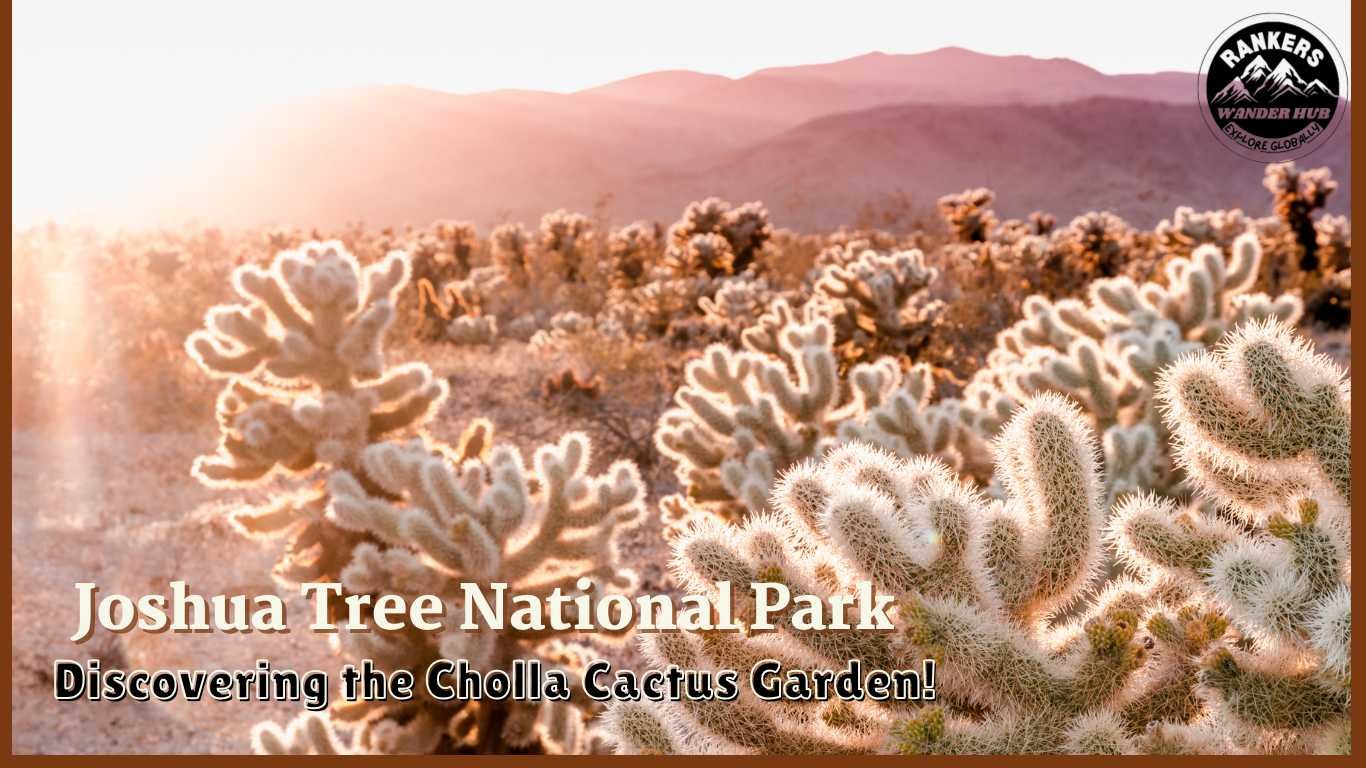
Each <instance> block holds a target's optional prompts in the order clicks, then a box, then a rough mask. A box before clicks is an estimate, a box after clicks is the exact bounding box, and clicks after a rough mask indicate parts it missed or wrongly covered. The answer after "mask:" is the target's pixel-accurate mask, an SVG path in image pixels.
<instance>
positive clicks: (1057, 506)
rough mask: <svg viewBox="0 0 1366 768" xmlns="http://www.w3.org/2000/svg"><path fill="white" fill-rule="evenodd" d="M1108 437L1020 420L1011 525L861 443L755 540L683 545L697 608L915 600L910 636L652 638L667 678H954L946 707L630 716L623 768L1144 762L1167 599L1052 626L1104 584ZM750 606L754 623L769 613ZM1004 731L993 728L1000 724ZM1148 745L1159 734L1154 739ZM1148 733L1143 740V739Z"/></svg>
mask: <svg viewBox="0 0 1366 768" xmlns="http://www.w3.org/2000/svg"><path fill="white" fill-rule="evenodd" d="M1096 453H1097V446H1096V444H1095V437H1094V435H1093V433H1092V432H1091V430H1090V428H1089V427H1088V426H1087V424H1086V422H1085V420H1084V419H1083V418H1082V417H1081V416H1080V414H1079V413H1078V412H1077V411H1076V409H1075V407H1073V406H1070V405H1068V404H1066V403H1065V401H1063V400H1061V399H1060V398H1057V397H1053V396H1046V397H1043V398H1040V399H1037V400H1033V401H1030V402H1028V403H1026V405H1025V406H1024V407H1023V408H1022V409H1021V410H1020V411H1019V412H1017V413H1016V415H1015V417H1014V418H1013V419H1012V420H1011V422H1010V423H1009V424H1008V425H1007V427H1006V429H1005V431H1004V432H1003V435H1002V438H1001V439H1000V441H999V442H998V443H997V462H998V467H999V469H1000V471H1001V473H1002V477H1003V482H1004V484H1005V486H1006V489H1007V501H1006V503H1005V504H1004V505H1002V504H1000V503H997V502H992V501H990V500H988V499H987V498H986V497H984V496H982V495H981V494H980V493H978V492H977V491H975V490H973V489H971V488H970V487H968V486H966V485H964V484H963V483H962V482H961V481H959V480H958V479H957V478H956V477H955V476H954V475H953V473H952V471H951V470H949V469H948V468H947V467H946V466H944V465H943V464H941V463H939V462H937V461H934V460H930V459H923V458H922V459H913V460H910V461H906V460H903V459H900V458H897V457H895V456H892V455H891V454H888V453H885V452H883V451H881V450H878V449H875V448H871V447H868V446H866V445H863V444H860V443H847V444H845V445H843V446H841V447H838V448H836V449H834V450H832V451H831V452H830V453H828V454H826V455H825V457H824V458H823V459H822V460H821V461H820V462H819V463H816V462H813V461H810V462H806V463H802V464H799V465H798V466H796V467H795V468H793V469H792V470H790V471H789V472H788V473H787V474H786V475H785V476H784V477H783V479H782V482H781V483H780V484H779V486H778V488H777V490H776V492H775V494H774V505H773V506H774V509H773V512H772V513H771V514H765V515H758V516H752V517H750V518H749V519H747V520H746V521H745V522H744V523H743V524H739V525H736V524H730V525H723V524H719V523H716V522H713V521H710V520H707V519H706V518H694V520H693V526H692V528H691V529H690V530H689V531H688V532H687V533H686V534H684V535H683V536H681V537H679V539H678V540H677V541H675V543H674V558H673V570H674V573H675V575H676V577H677V578H678V579H679V581H680V583H681V585H682V586H683V587H684V588H685V589H687V590H690V591H698V592H703V593H714V592H715V590H716V589H717V586H716V584H717V582H720V581H727V582H729V583H731V584H732V585H735V584H741V585H744V584H747V583H748V582H750V581H769V582H778V583H781V584H783V585H784V586H786V587H788V588H789V589H790V590H791V591H792V592H793V593H794V594H795V593H811V594H815V595H818V596H822V597H829V596H831V595H838V594H847V593H849V592H850V591H851V590H852V589H853V586H854V584H855V583H856V582H859V581H868V582H871V584H872V585H873V586H874V588H875V589H876V591H877V592H879V593H886V594H890V595H895V596H896V597H897V606H896V608H895V609H894V612H893V616H894V619H893V621H894V624H895V630H894V631H893V632H890V633H888V632H873V631H859V630H825V631H802V630H798V629H796V628H794V626H793V625H792V624H791V621H792V615H791V613H785V614H784V615H783V616H782V618H781V621H780V623H779V625H778V626H777V629H776V631H771V632H759V633H747V634H746V633H741V634H731V633H724V632H715V633H700V634H696V635H692V634H682V635H676V634H670V635H663V634H660V635H654V634H652V635H647V636H644V637H643V638H642V643H643V645H644V648H645V649H646V652H647V654H648V655H649V656H650V658H651V659H652V661H653V662H654V663H655V664H656V665H658V666H661V667H662V666H665V665H668V664H677V665H679V666H681V667H684V668H703V669H718V668H739V669H742V670H744V669H747V668H748V667H749V666H751V665H752V664H753V663H755V662H756V661H758V660H761V659H765V658H775V659H779V660H780V661H783V662H784V665H785V666H791V667H796V668H801V669H816V668H820V669H841V668H843V667H844V666H845V664H846V663H847V662H848V661H849V660H851V659H858V660H860V661H862V662H864V663H865V664H866V665H867V667H869V668H878V669H920V662H921V659H922V658H925V657H929V658H934V659H936V660H937V661H939V665H938V667H937V669H938V672H937V679H938V680H939V682H938V683H937V691H936V693H937V697H936V701H935V702H933V703H922V702H896V701H886V702H874V701H871V700H864V701H859V702H843V701H838V700H831V701H825V702H820V701H811V702H800V701H792V702H788V701H785V702H783V703H781V704H777V703H762V702H760V701H758V700H757V699H756V698H755V697H754V695H753V692H752V691H750V690H748V688H747V687H745V686H744V685H743V684H742V692H741V695H740V697H739V699H738V700H736V701H734V702H722V701H696V700H684V701H680V702H658V703H638V702H623V703H617V704H613V705H612V706H611V708H610V709H609V711H608V713H607V714H606V716H605V722H606V724H607V728H608V730H609V732H610V735H611V737H612V738H613V739H614V740H615V742H616V743H617V746H618V749H619V750H620V751H626V752H646V753H668V752H695V751H706V752H773V753H790V754H806V753H857V752H896V751H903V752H925V753H943V752H949V753H958V752H1000V753H1017V752H1049V751H1087V752H1112V751H1126V752H1127V751H1133V750H1135V749H1136V748H1137V746H1136V737H1135V734H1134V732H1133V730H1132V729H1131V728H1130V727H1129V726H1128V725H1126V723H1125V722H1124V719H1123V712H1124V709H1123V707H1124V703H1125V702H1126V701H1127V700H1129V698H1130V697H1133V696H1137V695H1139V694H1141V693H1142V692H1145V691H1147V690H1149V688H1150V687H1152V686H1153V685H1155V684H1156V683H1157V682H1165V681H1166V680H1167V678H1166V677H1161V676H1158V677H1154V678H1151V679H1149V678H1144V676H1143V675H1141V674H1140V671H1141V670H1143V669H1144V668H1145V666H1146V665H1147V664H1148V661H1149V660H1148V657H1147V653H1146V650H1145V648H1144V646H1143V645H1142V643H1141V642H1140V634H1139V633H1140V627H1139V620H1140V618H1141V617H1142V615H1143V611H1144V608H1145V605H1146V604H1147V602H1148V601H1149V600H1150V598H1151V595H1152V594H1153V593H1154V592H1155V587H1154V585H1153V584H1152V583H1148V582H1140V581H1132V580H1122V581H1119V582H1116V583H1114V584H1111V585H1110V586H1109V587H1108V588H1107V589H1105V590H1104V591H1103V592H1101V593H1099V594H1097V595H1094V596H1092V598H1091V599H1090V600H1088V601H1087V603H1086V606H1085V609H1084V610H1082V611H1080V612H1079V613H1078V614H1076V615H1075V617H1074V618H1073V619H1072V620H1071V621H1068V622H1065V623H1060V624H1059V625H1058V626H1054V627H1051V628H1050V627H1048V626H1047V625H1046V621H1045V620H1046V619H1047V618H1048V617H1049V616H1050V615H1051V614H1052V612H1053V611H1055V610H1056V609H1057V608H1058V607H1060V606H1062V605H1065V604H1067V603H1069V601H1071V600H1072V599H1074V598H1075V597H1077V596H1079V595H1081V594H1083V593H1084V592H1086V590H1087V589H1088V588H1089V587H1091V586H1092V585H1093V584H1094V582H1095V579H1096V577H1097V576H1098V566H1099V564H1100V550H1101V546H1102V531H1103V523H1104V507H1103V493H1102V486H1103V483H1102V481H1101V478H1100V473H1099V464H1098V461H1097V456H1096ZM742 592H743V590H742V591H740V592H737V593H736V595H735V598H734V599H735V603H736V605H737V606H738V608H737V611H738V613H739V614H740V615H741V618H742V620H744V621H752V620H753V618H754V616H753V613H752V606H753V604H752V602H750V601H749V600H747V598H746V597H745V595H744V594H743V593H742ZM984 711H985V718H983V716H982V715H983V712H984ZM1144 725H1146V723H1145V724H1144ZM1140 732H1141V729H1140Z"/></svg>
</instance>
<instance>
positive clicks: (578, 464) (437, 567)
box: [186, 242, 644, 753]
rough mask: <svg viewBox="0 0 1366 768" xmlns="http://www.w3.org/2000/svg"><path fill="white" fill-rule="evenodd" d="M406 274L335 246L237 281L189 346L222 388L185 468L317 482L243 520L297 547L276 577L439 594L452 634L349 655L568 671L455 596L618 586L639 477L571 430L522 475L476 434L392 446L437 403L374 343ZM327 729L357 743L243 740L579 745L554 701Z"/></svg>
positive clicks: (422, 664) (223, 475)
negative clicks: (598, 470)
mask: <svg viewBox="0 0 1366 768" xmlns="http://www.w3.org/2000/svg"><path fill="white" fill-rule="evenodd" d="M407 277H408V264H407V259H406V257H405V256H404V254H402V253H398V252H396V253H392V254H390V255H389V256H388V257H387V258H386V259H385V260H384V261H382V262H380V263H378V264H374V265H371V266H369V267H366V268H364V269H362V268H361V267H360V265H359V264H358V263H357V262H356V260H355V258H354V257H352V256H351V255H350V254H349V253H347V252H346V251H345V250H344V249H343V248H342V247H341V245H340V244H338V243H335V242H334V243H309V244H306V245H305V246H304V247H302V248H301V249H300V250H298V251H287V252H284V253H281V254H280V255H279V256H278V257H277V258H276V260H275V262H274V265H273V266H272V268H271V270H270V271H265V270H261V269H259V268H257V267H254V266H244V267H240V268H238V270H237V271H236V272H235V274H234V282H235V285H236V288H237V291H238V293H239V294H241V296H242V297H243V298H244V299H245V300H246V301H247V303H246V304H244V305H238V306H222V307H216V308H214V309H212V310H210V311H209V313H208V317H207V320H206V323H207V325H208V329H207V330H202V331H198V332H196V333H194V334H193V335H191V337H190V338H189V340H188V341H187V342H186V348H187V350H188V351H189V353H190V354H191V355H192V356H193V357H194V359H195V360H196V361H197V362H199V364H200V365H201V366H202V367H203V368H204V369H205V370H207V371H208V372H209V373H210V374H212V375H214V376H217V377H221V378H225V379H227V380H228V385H227V387H226V388H225V390H224V392H223V394H222V395H221V396H220V398H219V403H218V412H219V413H218V416H219V423H220V425H221V426H222V429H223V436H222V439H221V441H220V444H219V450H218V452H217V453H216V454H215V455H212V456H205V457H201V458H200V459H199V460H197V461H196V462H195V467H194V473H195V475H196V476H197V477H198V478H199V479H200V480H201V481H203V482H205V483H207V484H209V485H215V486H221V485H241V484H247V483H254V482H262V481H264V480H265V479H267V478H269V477H270V476H271V475H272V474H274V473H276V472H291V473H294V474H303V473H308V472H313V473H314V475H315V476H316V477H317V478H318V480H319V482H318V483H317V484H316V485H315V486H314V487H313V488H312V489H310V490H307V491H305V492H304V493H302V494H300V495H297V496H294V495H291V496H287V497H285V498H283V499H281V500H280V501H279V502H278V503H275V504H273V505H272V506H270V507H268V508H265V509H262V510H251V511H248V512H244V513H239V514H237V515H235V517H234V519H235V522H237V524H238V525H239V526H241V527H242V528H243V529H245V530H246V531H247V532H250V533H253V534H258V535H271V534H276V535H278V534H287V535H290V537H291V538H290V541H289V543H288V545H287V547H286V551H285V556H284V558H283V559H282V561H281V563H280V564H279V566H278V567H277V569H276V572H277V575H278V576H279V577H280V578H282V579H284V580H287V581H291V582H294V583H300V582H304V581H310V582H314V581H339V582H341V584H342V586H343V590H344V592H345V593H346V594H350V595H355V594H371V595H373V594H375V593H392V594H401V595H405V596H407V597H409V598H413V597H416V596H417V595H421V594H438V595H442V596H444V597H445V598H446V605H447V615H446V617H445V618H446V622H445V626H446V627H447V631H445V632H441V633H422V632H416V631H413V632H406V631H405V632H382V633H376V632H365V633H357V634H346V635H343V636H341V637H342V645H343V647H344V648H345V650H347V651H348V652H350V653H353V654H354V655H355V656H356V657H358V658H368V659H373V660H375V661H376V662H377V663H378V664H379V665H380V666H381V667H383V668H387V669H389V670H394V669H399V668H403V669H411V670H414V671H416V672H418V673H419V674H420V673H421V672H422V671H423V670H424V669H425V668H426V666H427V665H428V664H429V663H430V662H432V661H435V660H436V659H438V658H443V657H444V658H449V659H469V660H471V662H472V663H473V664H474V666H475V667H476V668H480V669H489V668H492V667H500V668H502V667H506V666H507V665H508V664H510V663H511V662H512V661H513V660H514V659H517V658H525V657H528V656H531V657H536V658H540V659H542V660H544V661H545V662H546V664H547V666H551V667H561V666H573V665H574V664H576V663H578V654H577V653H576V652H575V651H574V649H573V647H572V646H571V645H567V644H565V643H564V642H562V641H564V640H565V639H566V638H563V637H559V638H557V637H552V636H548V635H547V636H534V635H520V634H518V633H515V632H506V633H504V632H496V631H487V632H482V633H466V632H461V631H458V630H457V629H455V628H456V627H458V626H459V624H460V623H461V622H460V617H459V616H458V615H455V614H456V613H458V609H457V606H458V605H460V603H461V599H460V594H461V593H460V588H459V583H460V582H461V581H471V582H478V583H480V584H483V585H485V586H488V585H490V584H492V583H494V582H501V583H509V584H512V585H514V589H516V590H518V591H522V592H530V591H533V590H534V589H540V588H544V589H546V590H549V589H551V588H553V587H555V586H561V587H565V588H566V590H567V591H570V592H572V591H573V590H574V588H575V582H576V581H577V579H578V578H579V577H580V576H588V577H589V578H590V579H593V580H594V582H595V585H596V586H595V588H603V589H606V588H621V589H625V588H628V587H629V585H630V582H631V579H632V574H631V572H630V571H629V570H627V569H625V568H623V567H622V566H621V558H620V557H619V555H618V553H617V545H616V540H617V534H618V532H619V531H620V530H621V528H622V527H623V526H626V525H629V524H631V523H632V522H633V521H635V520H637V519H638V518H639V516H640V514H641V510H642V506H641V504H642V499H643V495H644V491H643V486H642V484H641V482H640V479H639V475H638V472H637V471H636V469H635V466H634V465H633V464H631V463H630V462H617V463H616V464H614V465H612V466H611V467H610V468H609V469H608V470H607V473H606V474H604V475H592V474H590V473H589V464H590V459H591V456H590V453H589V445H588V440H587V438H586V437H584V436H583V435H580V434H571V435H568V436H566V437H565V438H564V439H562V440H561V441H560V442H559V443H558V444H556V445H551V446H544V447H542V448H541V449H540V450H539V451H538V452H537V454H536V459H535V466H534V470H528V469H527V468H526V467H525V466H524V464H523V461H522V458H521V455H520V454H519V453H518V452H517V451H516V450H513V449H508V448H499V449H492V448H490V446H489V443H490V441H491V425H489V424H488V423H487V422H483V421H476V422H474V423H473V424H472V425H471V426H470V428H469V429H468V430H467V431H466V433H465V435H464V437H463V438H462V440H461V441H460V444H459V445H458V446H455V447H451V446H446V445H443V444H440V443H437V442H435V441H432V440H431V439H430V438H426V437H416V438H412V439H409V440H408V441H407V442H400V443H388V442H383V441H384V440H385V439H386V438H388V437H391V436H392V437H402V436H403V435H404V434H405V433H408V434H409V435H411V434H414V433H418V434H420V431H419V430H420V428H421V427H422V425H423V423H424V422H425V421H426V420H427V419H428V418H429V417H430V415H431V413H432V412H433V410H434V409H435V408H436V406H437V405H439V404H440V402H441V401H442V399H443V398H444V397H445V395H446V386H445V383H444V382H441V381H439V380H434V379H433V377H432V375H431V372H430V371H429V370H428V368H427V367H426V366H424V365H421V364H416V363H414V364H408V365H404V366H398V367H386V365H385V362H384V357H383V353H382V350H381V347H380V341H381V339H382V337H383V333H384V330H385V328H386V327H387V326H388V325H389V323H390V322H391V321H392V320H393V314H394V309H393V302H394V299H395V296H396V295H397V293H398V291H399V290H400V289H401V288H402V286H403V284H404V282H405V281H406V279H407ZM324 476H325V481H324ZM557 641H561V642H557ZM571 679H573V676H572V675H571ZM579 701H580V702H582V701H583V698H582V697H580V698H579ZM566 710H568V711H566ZM331 719H332V720H336V721H343V722H347V723H349V724H350V726H351V727H352V728H353V729H354V730H355V737H354V738H353V739H351V740H350V743H349V744H348V743H346V740H344V739H342V738H340V737H338V736H337V735H336V734H335V733H334V732H333V730H332V728H331V727H330V721H329V719H328V718H325V717H321V716H318V715H306V716H304V717H303V718H302V719H300V720H299V721H297V722H296V723H295V724H293V725H290V726H289V727H287V728H285V729H281V728H279V727H277V726H274V725H272V724H263V725H261V726H259V727H258V728H257V729H256V730H255V731H254V734H253V737H254V743H255V745H256V747H257V749H258V750H261V751H271V752H274V751H282V752H301V751H302V752H309V751H312V752H319V753H323V752H338V751H432V750H450V749H473V750H479V751H506V750H509V749H525V748H529V747H532V746H539V747H540V748H544V749H547V750H552V751H554V750H564V751H581V750H583V749H585V748H586V747H587V740H586V739H587V737H586V736H585V730H584V721H583V714H582V713H581V712H580V711H579V710H577V709H574V708H573V705H572V704H564V703H548V704H545V705H539V704H536V705H533V704H529V703H496V702H492V701H488V702H485V701H479V702H474V701H469V702H466V701H457V702H444V703H443V702H438V701H436V700H435V699H433V698H430V697H426V696H423V697H419V698H416V699H414V700H413V701H412V702H394V701H379V702H362V703H354V704H350V705H344V706H338V707H335V708H334V709H333V711H332V713H331Z"/></svg>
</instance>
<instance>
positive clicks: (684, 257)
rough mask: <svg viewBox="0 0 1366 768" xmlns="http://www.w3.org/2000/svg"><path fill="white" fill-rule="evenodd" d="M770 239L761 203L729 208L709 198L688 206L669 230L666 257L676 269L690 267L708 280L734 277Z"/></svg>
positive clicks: (727, 204) (765, 214)
mask: <svg viewBox="0 0 1366 768" xmlns="http://www.w3.org/2000/svg"><path fill="white" fill-rule="evenodd" d="M709 235H715V236H716V238H717V239H712V238H709V237H707V236H709ZM699 236H700V237H701V238H702V239H700V240H699V239H698V237H699ZM772 236H773V230H772V228H771V227H770V226H769V223H768V210H767V209H766V208H764V206H763V204H762V203H758V202H753V203H745V204H743V205H740V206H732V205H731V204H730V203H728V202H726V201H724V200H722V199H720V198H717V197H709V198H707V199H706V200H701V201H698V202H693V203H690V204H689V205H688V207H687V208H686V209H684V211H683V216H682V218H680V219H679V220H678V221H677V222H676V223H675V224H674V225H673V226H672V227H671V228H670V229H669V235H668V238H669V246H668V258H669V261H670V262H672V263H674V264H677V265H678V268H679V269H683V268H685V267H686V266H689V265H694V266H696V267H700V268H702V269H705V270H706V272H707V274H708V275H710V276H712V277H716V276H717V275H723V274H736V273H740V272H744V271H745V270H747V269H749V267H750V266H751V265H752V264H753V263H754V260H755V258H756V257H757V256H758V254H759V252H760V251H761V250H762V249H763V247H764V245H765V244H766V243H767V242H768V241H769V239H770V238H771V237H772ZM723 244H724V247H723Z"/></svg>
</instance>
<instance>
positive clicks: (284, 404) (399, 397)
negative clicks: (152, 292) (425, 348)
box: [185, 242, 446, 486]
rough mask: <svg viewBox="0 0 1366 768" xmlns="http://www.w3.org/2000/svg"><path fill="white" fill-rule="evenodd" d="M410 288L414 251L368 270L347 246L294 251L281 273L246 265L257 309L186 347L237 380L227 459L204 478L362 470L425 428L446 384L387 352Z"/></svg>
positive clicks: (222, 453)
mask: <svg viewBox="0 0 1366 768" xmlns="http://www.w3.org/2000/svg"><path fill="white" fill-rule="evenodd" d="M407 279H408V261H407V258H406V257H405V256H404V254H402V253H399V252H394V253H391V254H389V256H388V257H387V258H385V259H384V261H382V262H381V263H378V264H374V265H371V266H369V267H366V268H365V269H363V270H362V269H361V267H360V265H359V264H358V263H357V262H356V259H355V257H353V256H351V254H349V253H347V252H346V250H345V249H344V248H343V247H342V246H341V244H340V243H337V242H328V243H316V242H315V243H308V244H305V245H304V246H303V247H302V248H300V249H299V250H297V251H285V252H283V253H281V254H280V255H279V256H277V257H276V259H275V262H274V264H273V265H272V267H271V269H270V270H269V271H266V270H262V269H260V268H258V267H255V266H250V265H248V266H242V267H239V268H238V269H237V270H236V271H235V272H234V273H233V284H234V287H235V288H236V290H237V292H238V294H240V295H241V296H242V298H243V299H245V300H246V301H247V303H246V304H242V305H225V306H219V307H214V308H213V309H211V310H209V312H208V315H207V316H206V318H205V324H206V325H207V326H208V327H207V330H201V331H196V332H195V333H193V334H191V335H190V337H189V339H188V340H187V341H186V345H185V346H186V350H187V351H188V352H189V354H190V356H191V357H193V358H194V360H195V361H196V362H197V363H199V365H200V366H201V367H202V368H203V369H204V370H205V371H207V372H208V373H209V374H210V375H211V376H214V377H216V378H221V379H224V380H226V381H227V386H226V387H225V388H224V390H223V392H222V394H221V395H220V396H219V398H218V422H219V425H220V426H221V428H222V438H221V440H220V442H219V447H218V452H217V453H216V454H214V455H212V456H203V457H200V458H199V459H198V460H197V461H196V462H195V466H194V474H195V476H196V477H198V478H199V479H200V480H201V481H203V482H205V483H207V484H210V485H215V486H224V485H236V484H246V483H253V482H258V481H261V480H262V479H264V478H266V477H267V476H268V475H270V474H272V473H274V472H277V471H288V472H293V473H303V472H307V471H309V470H311V469H314V468H315V467H318V466H319V465H322V466H324V467H343V468H344V467H350V466H354V464H355V462H356V461H357V458H358V456H359V454H360V451H361V450H362V449H363V448H364V447H365V446H366V445H369V444H370V443H372V442H375V441H377V440H380V439H383V438H384V437H385V436H388V435H391V434H394V433H400V432H402V431H403V430H405V429H409V428H412V427H415V426H418V425H420V424H421V423H422V422H423V421H424V420H425V419H426V418H427V417H428V416H429V415H430V413H431V412H432V411H433V409H434V408H435V407H436V406H438V405H439V404H440V402H441V400H442V399H443V398H444V397H445V394H446V389H445V385H444V383H442V382H440V381H437V380H434V379H433V377H432V375H431V371H430V370H429V369H428V368H427V367H426V366H425V365H422V364H420V363H410V364H406V365H401V366H393V367H389V366H386V365H385V361H384V354H383V350H382V348H381V339H382V337H383V335H384V331H385V329H386V328H388V326H389V324H390V323H391V322H392V321H393V317H394V301H395V297H396V296H397V294H398V291H399V290H400V289H401V288H402V287H403V285H404V283H405V282H406V281H407Z"/></svg>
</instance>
